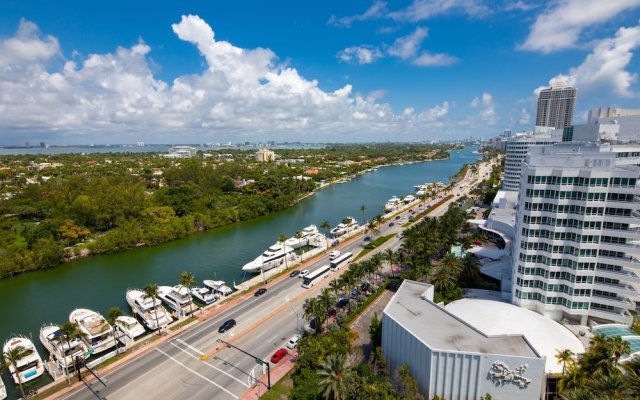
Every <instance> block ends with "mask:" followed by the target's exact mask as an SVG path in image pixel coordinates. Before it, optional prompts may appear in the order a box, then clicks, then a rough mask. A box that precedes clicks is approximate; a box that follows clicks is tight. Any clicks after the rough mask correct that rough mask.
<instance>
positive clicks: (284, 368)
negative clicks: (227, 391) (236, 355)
mask: <svg viewBox="0 0 640 400" xmlns="http://www.w3.org/2000/svg"><path fill="white" fill-rule="evenodd" d="M297 357H298V350H292V351H291V353H289V355H288V356H286V357H285V358H284V360H282V361H280V363H279V364H277V365H275V366H274V367H272V368H271V387H273V385H275V384H276V383H277V382H279V381H280V380H281V379H282V378H283V377H284V376H285V375H287V374H288V373H289V371H291V370H292V369H293V368H295V366H296V359H297ZM266 391H267V375H266V374H265V375H263V376H262V378H260V380H259V381H258V382H256V383H255V384H254V385H253V386H251V388H250V389H249V390H247V391H246V392H244V394H243V395H242V396H241V397H240V399H241V400H249V399H259V398H260V397H261V396H262V395H264V394H265V393H266Z"/></svg>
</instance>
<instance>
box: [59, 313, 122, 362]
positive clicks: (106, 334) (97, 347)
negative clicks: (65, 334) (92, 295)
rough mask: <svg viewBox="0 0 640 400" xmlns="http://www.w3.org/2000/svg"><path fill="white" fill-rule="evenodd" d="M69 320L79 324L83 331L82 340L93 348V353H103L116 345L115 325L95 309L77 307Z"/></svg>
mask: <svg viewBox="0 0 640 400" xmlns="http://www.w3.org/2000/svg"><path fill="white" fill-rule="evenodd" d="M69 321H70V322H73V323H76V324H78V327H79V328H80V330H81V331H82V333H83V336H82V340H84V342H85V343H86V344H87V345H88V346H89V349H90V350H91V349H93V354H98V353H102V352H104V351H106V350H109V349H110V348H112V347H114V346H115V345H116V341H115V339H114V337H113V327H112V326H111V325H109V323H108V322H107V320H106V319H104V317H103V316H102V315H100V314H98V313H97V312H95V311H92V310H88V309H86V308H77V309H75V310H73V311H71V314H69Z"/></svg>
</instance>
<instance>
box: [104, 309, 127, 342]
mask: <svg viewBox="0 0 640 400" xmlns="http://www.w3.org/2000/svg"><path fill="white" fill-rule="evenodd" d="M123 315H124V313H123V312H122V310H121V309H120V308H119V307H111V308H110V309H109V312H108V313H107V322H108V323H109V324H110V325H111V327H112V328H113V330H112V332H113V341H114V343H115V344H116V353H120V351H119V349H118V338H117V337H116V331H117V325H116V320H117V319H118V317H121V316H123Z"/></svg>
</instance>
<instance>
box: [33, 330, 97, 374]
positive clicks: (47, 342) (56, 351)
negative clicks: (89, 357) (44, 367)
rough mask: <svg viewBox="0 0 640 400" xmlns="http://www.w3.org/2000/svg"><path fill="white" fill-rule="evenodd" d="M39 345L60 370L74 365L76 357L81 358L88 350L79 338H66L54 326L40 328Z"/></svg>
mask: <svg viewBox="0 0 640 400" xmlns="http://www.w3.org/2000/svg"><path fill="white" fill-rule="evenodd" d="M40 343H42V346H44V348H45V349H47V351H48V352H49V357H50V358H51V360H52V361H54V362H55V363H56V364H57V365H58V367H60V369H62V370H65V369H68V368H69V367H71V366H73V365H75V362H76V357H82V356H83V355H84V353H86V352H87V351H88V350H89V347H88V346H87V344H86V343H85V342H83V341H82V339H81V338H80V337H74V338H66V337H65V336H64V335H63V334H62V332H61V331H60V327H59V326H58V325H55V324H45V325H43V326H42V328H40Z"/></svg>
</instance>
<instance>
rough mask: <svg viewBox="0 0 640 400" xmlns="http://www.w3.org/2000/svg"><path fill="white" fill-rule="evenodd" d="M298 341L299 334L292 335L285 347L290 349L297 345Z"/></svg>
mask: <svg viewBox="0 0 640 400" xmlns="http://www.w3.org/2000/svg"><path fill="white" fill-rule="evenodd" d="M298 341H300V335H293V336H291V339H289V341H288V342H287V347H288V348H290V349H295V348H296V346H298Z"/></svg>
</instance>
